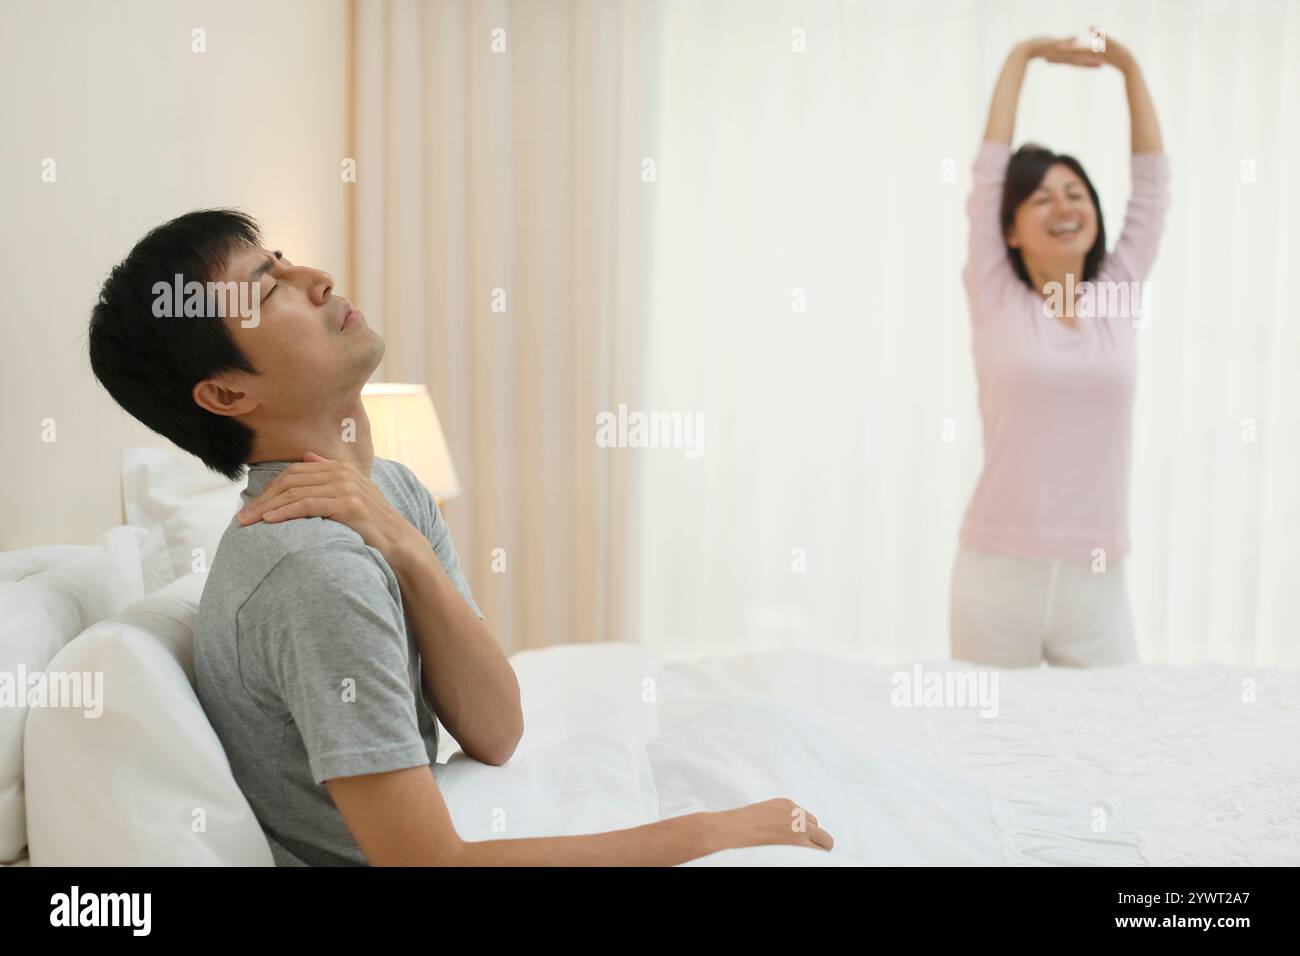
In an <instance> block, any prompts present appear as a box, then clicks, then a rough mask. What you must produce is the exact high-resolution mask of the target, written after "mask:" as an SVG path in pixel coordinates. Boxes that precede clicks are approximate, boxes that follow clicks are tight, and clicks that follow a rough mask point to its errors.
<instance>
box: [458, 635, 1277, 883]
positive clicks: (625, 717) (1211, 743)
mask: <svg viewBox="0 0 1300 956" xmlns="http://www.w3.org/2000/svg"><path fill="white" fill-rule="evenodd" d="M512 663H513V664H514V666H515V669H516V672H517V674H518V675H519V679H520V685H521V688H522V693H523V699H524V713H525V724H526V727H525V734H524V738H523V740H522V741H521V743H520V746H519V749H518V750H517V752H516V754H515V756H514V757H513V758H512V759H511V761H510V763H509V764H508V765H506V766H505V767H500V768H497V767H485V766H483V765H479V764H475V763H473V762H472V761H466V760H464V758H463V756H461V757H455V756H453V755H454V754H455V751H456V749H457V748H456V746H455V742H454V741H453V740H452V739H451V738H450V737H449V736H446V735H444V738H443V743H444V749H443V751H442V752H440V755H439V759H440V761H447V760H448V758H451V759H450V762H448V763H445V765H440V766H439V767H438V770H437V772H438V776H439V781H440V783H441V785H442V787H443V791H444V794H445V795H446V797H447V802H448V806H449V808H450V809H451V812H452V816H453V819H454V820H455V821H456V825H457V828H458V830H460V831H461V833H462V835H463V836H465V837H466V838H467V839H488V838H491V837H492V836H501V835H510V836H532V835H540V834H542V833H546V832H550V833H584V832H595V831H598V830H605V829H612V828H616V827H621V826H635V825H637V824H640V823H645V822H649V821H651V820H655V819H662V818H666V817H671V816H677V815H679V814H682V813H689V812H692V811H697V810H723V809H727V808H729V807H734V806H738V805H740V804H744V803H749V802H753V801H758V800H763V799H767V798H769V797H775V796H787V797H790V798H792V799H794V800H795V801H796V802H798V803H800V804H801V805H803V806H806V807H807V808H808V809H809V810H811V811H812V812H813V813H814V814H816V815H817V817H818V818H819V820H820V822H821V823H822V824H823V825H824V826H825V827H826V828H827V829H828V830H829V831H830V832H831V833H832V834H833V835H834V837H835V840H836V847H835V850H834V851H833V852H832V853H829V854H827V853H824V852H822V851H819V850H810V849H800V848H795V847H758V848H750V849H745V850H734V851H726V852H724V853H719V854H713V855H712V856H710V857H706V858H704V859H701V860H697V861H693V864H694V865H763V864H769V863H770V864H776V865H845V864H850V865H851V864H900V865H1002V864H1019V865H1053V864H1081V865H1145V864H1152V865H1160V864H1166V865H1216V864H1217V865H1223V864H1227V865H1244V864H1298V863H1300V674H1297V673H1296V672H1292V671H1281V670H1276V669H1264V668H1260V669H1240V668H1230V667H1226V666H1220V665H1205V666H1199V667H1177V668H1176V667H1155V666H1147V665H1135V666H1130V667H1123V668H1114V669H1108V670H1092V671H1079V670H1071V669H1049V668H1043V669H1028V670H1013V671H1001V672H999V691H1000V694H999V714H998V716H997V717H996V718H994V719H987V718H981V717H980V716H979V714H978V712H977V711H975V710H971V709H954V708H948V709H936V708H914V709H913V708H900V707H895V706H892V704H891V691H892V689H893V685H892V684H891V677H892V676H893V675H894V674H896V673H897V672H898V670H900V669H902V670H906V669H910V665H908V666H907V667H904V668H881V667H873V666H871V665H868V664H865V663H860V662H854V661H846V660H841V659H837V658H831V657H825V656H821V655H816V654H811V653H807V652H804V651H798V650H780V651H769V652H764V653H756V654H746V655H738V656H731V657H723V658H713V659H708V660H702V661H669V660H665V659H663V658H661V657H660V656H658V655H656V654H655V653H653V652H651V651H648V650H646V649H644V648H640V647H635V646H630V645H615V644H603V645H590V646H565V647H558V648H551V649H547V650H542V651H528V652H523V653H521V654H517V655H515V656H514V657H513V658H512ZM926 668H927V670H930V669H933V670H969V669H970V668H969V667H967V666H966V665H960V664H952V663H950V662H936V663H934V664H933V665H926ZM1252 687H1253V691H1254V695H1253V700H1248V699H1244V698H1249V697H1250V694H1249V693H1248V692H1249V691H1250V689H1251V688H1252ZM557 795H559V797H558V799H557ZM503 821H505V822H503Z"/></svg>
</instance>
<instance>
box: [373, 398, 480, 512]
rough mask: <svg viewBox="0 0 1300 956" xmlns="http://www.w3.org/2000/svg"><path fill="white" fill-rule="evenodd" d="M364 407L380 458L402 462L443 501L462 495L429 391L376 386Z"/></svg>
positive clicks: (376, 454) (376, 453) (431, 492)
mask: <svg viewBox="0 0 1300 956" xmlns="http://www.w3.org/2000/svg"><path fill="white" fill-rule="evenodd" d="M361 404H362V405H364V406H365V409H366V416H367V417H368V418H369V419H370V439H371V441H372V442H373V444H374V446H375V456H376V457H378V458H391V459H392V460H393V461H400V462H401V463H402V464H403V465H405V466H406V467H407V468H409V469H411V471H413V472H415V477H417V478H419V479H420V481H421V482H422V483H423V484H424V487H426V488H428V489H429V494H431V495H433V497H434V498H435V499H437V500H439V501H445V500H446V499H448V498H454V497H456V495H458V494H460V483H459V482H458V481H457V480H456V468H455V466H454V465H452V463H451V453H450V452H449V451H447V440H446V439H445V438H443V436H442V426H441V425H439V424H438V413H437V412H436V411H434V409H433V399H431V398H430V397H429V390H428V389H426V388H425V387H424V386H423V385H395V384H389V383H386V382H377V383H372V384H369V385H366V386H364V387H363V388H362V389H361Z"/></svg>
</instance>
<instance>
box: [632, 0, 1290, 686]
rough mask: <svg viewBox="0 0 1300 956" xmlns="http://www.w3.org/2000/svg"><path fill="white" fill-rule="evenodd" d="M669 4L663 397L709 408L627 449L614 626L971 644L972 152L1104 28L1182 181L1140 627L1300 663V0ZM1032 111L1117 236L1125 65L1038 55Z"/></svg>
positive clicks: (1145, 361)
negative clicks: (631, 590)
mask: <svg viewBox="0 0 1300 956" xmlns="http://www.w3.org/2000/svg"><path fill="white" fill-rule="evenodd" d="M656 9H657V11H658V12H659V14H660V15H661V16H662V18H663V19H662V25H663V49H664V51H665V58H664V66H663V71H662V86H661V89H660V95H659V97H658V100H659V112H658V117H659V125H660V137H659V145H658V149H657V152H656V154H655V159H656V164H657V179H656V181H655V183H654V185H653V196H654V201H655V211H654V219H655V226H656V233H655V235H656V239H655V248H654V254H653V257H652V259H653V262H654V269H653V272H652V273H651V294H652V298H651V302H650V309H651V316H650V324H649V327H648V342H647V352H646V355H645V366H644V369H643V375H644V389H645V390H644V394H643V400H644V405H645V408H646V410H663V411H681V412H695V411H698V412H702V413H703V415H704V421H705V424H706V438H705V443H704V453H703V455H702V456H700V457H699V458H690V457H688V456H687V455H686V454H684V453H683V451H682V450H680V449H678V450H671V449H662V448H659V449H655V448H644V449H626V450H624V451H623V452H622V454H624V455H625V456H627V457H629V458H630V460H632V461H634V463H635V465H634V468H635V473H636V476H637V478H638V482H637V485H636V487H637V488H638V489H639V492H638V495H637V498H636V500H635V503H634V507H633V508H632V511H631V519H632V521H633V522H634V528H635V529H636V541H637V547H636V549H635V553H634V558H635V560H634V561H632V562H629V565H628V567H629V568H634V569H635V573H636V575H637V576H636V581H635V585H636V591H635V595H634V597H635V601H634V602H633V603H632V604H630V605H629V609H628V617H627V630H626V632H625V633H623V634H620V635H614V636H624V637H630V638H633V639H636V640H640V641H643V642H646V643H651V644H655V645H658V646H660V647H664V648H667V649H672V650H677V651H686V652H706V651H712V650H720V649H727V648H741V647H743V648H749V649H753V648H758V647H763V646H768V645H772V644H778V643H780V644H791V643H794V644H801V645H804V646H808V647H815V648H818V649H821V650H825V651H830V652H835V653H845V654H852V655H860V656H865V657H868V658H873V659H878V660H882V661H893V660H900V659H914V658H939V657H945V656H947V653H948V647H947V605H948V582H949V574H950V568H951V561H952V558H953V555H954V553H955V549H956V546H957V533H958V527H959V524H960V520H961V516H962V512H963V509H964V508H965V505H966V502H967V500H968V497H969V495H970V492H971V490H972V488H973V486H974V481H975V478H976V476H977V474H978V469H979V466H980V461H981V451H980V428H979V418H978V410H977V406H976V396H975V382H974V373H973V369H972V367H971V360H970V355H969V347H970V337H969V331H968V320H967V315H966V306H965V300H964V297H963V294H962V290H961V285H960V276H959V273H960V269H961V265H962V261H963V257H964V242H965V235H966V221H965V213H964V208H963V203H964V200H965V196H966V192H967V190H968V188H969V182H970V176H969V167H970V163H971V160H972V159H973V157H974V153H975V150H976V148H977V146H978V143H979V140H980V137H981V133H982V130H983V123H984V119H985V116H986V109H987V105H988V98H989V95H990V93H991V91H992V86H993V81H994V78H995V76H996V74H997V71H998V69H999V67H1000V65H1001V62H1002V59H1003V57H1004V56H1005V54H1006V52H1007V50H1008V49H1009V48H1010V46H1011V45H1012V43H1013V42H1015V41H1016V40H1017V39H1020V38H1023V37H1025V36H1029V35H1033V34H1066V33H1082V32H1084V31H1086V30H1087V29H1088V27H1089V25H1090V24H1093V23H1096V24H1098V25H1099V26H1102V27H1104V28H1105V29H1106V30H1108V31H1109V32H1110V33H1113V34H1114V35H1115V36H1116V37H1117V38H1120V39H1122V40H1123V41H1124V42H1125V43H1126V44H1127V45H1128V46H1129V47H1131V48H1132V49H1133V50H1134V51H1135V53H1136V54H1137V57H1138V59H1139V62H1140V63H1141V65H1142V67H1143V69H1144V72H1145V74H1146V77H1147V80H1148V83H1149V84H1150V86H1151V89H1152V92H1153V95H1154V98H1155V102H1156V105H1157V108H1158V111H1159V116H1160V122H1161V125H1162V128H1163V131H1164V136H1165V143H1166V149H1167V152H1168V153H1169V155H1170V158H1171V166H1172V176H1173V206H1172V209H1171V212H1170V215H1169V218H1168V224H1167V229H1166V232H1165V235H1164V238H1163V241H1162V244H1161V249H1160V254H1159V257H1158V260H1157V264H1156V267H1155V271H1154V273H1153V274H1152V276H1151V282H1152V287H1153V304H1154V315H1153V321H1152V326H1151V328H1149V329H1147V330H1145V334H1144V337H1143V339H1142V340H1141V342H1140V344H1139V349H1140V359H1139V361H1140V367H1139V383H1138V398H1137V406H1136V411H1135V423H1134V434H1135V443H1134V444H1135V449H1134V451H1135V456H1134V471H1133V481H1132V494H1131V523H1132V534H1133V541H1134V547H1133V551H1132V554H1131V558H1130V562H1129V566H1130V575H1131V576H1130V584H1131V588H1132V593H1133V599H1134V607H1135V612H1136V616H1137V623H1138V628H1139V641H1140V651H1141V654H1142V656H1143V658H1144V659H1145V660H1149V661H1164V662H1189V661H1198V660H1205V659H1207V658H1210V659H1218V660H1225V661H1234V662H1238V663H1261V664H1272V663H1290V664H1295V663H1298V662H1300V650H1298V648H1300V627H1298V626H1297V623H1296V622H1297V620H1298V619H1300V598H1298V597H1297V594H1298V593H1300V544H1298V543H1297V542H1298V537H1300V505H1298V504H1297V489H1300V386H1297V383H1296V377H1295V372H1296V371H1297V369H1298V368H1300V317H1297V314H1296V310H1295V307H1294V298H1293V297H1292V292H1293V289H1294V285H1293V282H1294V277H1295V276H1296V275H1297V274H1298V270H1297V268H1296V266H1295V259H1296V255H1297V254H1298V253H1300V246H1298V244H1297V242H1296V240H1295V239H1293V233H1294V226H1295V223H1296V221H1297V216H1298V214H1300V187H1298V186H1297V179H1298V178H1300V177H1298V175H1297V171H1300V129H1298V126H1297V124H1298V121H1297V116H1298V115H1300V111H1297V108H1296V104H1295V90H1297V89H1300V3H1297V2H1295V0H1251V2H1244V3H1221V2H1204V3H1201V2H1161V3H1154V2H1149V3H1122V4H1121V3H1114V4H1101V5H1098V4H1094V3H1074V2H1063V3H1055V4H1044V3H1041V2H1033V3H1029V2H1025V3H998V4H992V3H978V4H972V3H966V2H956V0H953V2H921V3H907V4H883V3H838V2H804V3H778V2H767V3H755V2H711V3H705V4H701V3H692V2H684V0H683V2H670V3H664V4H658V5H656ZM799 31H802V32H799ZM801 38H802V43H803V44H804V49H803V50H802V52H800V51H799V50H798V49H797V47H798V46H799V44H800V42H801ZM1026 139H1034V140H1037V141H1040V142H1044V143H1046V144H1048V145H1050V146H1052V147H1054V148H1056V149H1058V150H1062V151H1067V152H1071V153H1073V154H1075V155H1076V156H1078V157H1079V159H1080V160H1081V161H1082V162H1083V163H1084V165H1085V167H1086V168H1087V169H1088V170H1089V173H1090V175H1091V176H1092V177H1093V180H1094V182H1095V183H1096V184H1097V187H1098V189H1099V191H1100V193H1101V196H1102V200H1103V208H1104V213H1105V215H1106V217H1107V220H1108V225H1110V232H1111V235H1112V237H1113V236H1115V235H1117V234H1118V228H1119V224H1120V221H1121V219H1122V215H1123V210H1124V203H1125V201H1126V199H1127V196H1128V168H1127V155H1128V125H1127V110H1126V105H1125V100H1124V90H1123V82H1122V79H1121V78H1120V77H1119V75H1118V74H1116V73H1115V72H1114V71H1113V70H1106V71H1104V72H1103V73H1100V74H1097V73H1091V72H1084V71H1080V70H1073V69H1069V68H1066V67H1050V66H1047V65H1045V64H1041V63H1039V64H1034V65H1033V66H1032V68H1031V70H1030V74H1029V77H1028V79H1027V82H1026V88H1025V91H1024V95H1023V97H1022V100H1021V107H1020V114H1019V121H1018V124H1017V131H1016V140H1017V143H1019V142H1021V141H1024V140H1026ZM801 306H802V311H800V307H801ZM1251 439H1253V440H1251Z"/></svg>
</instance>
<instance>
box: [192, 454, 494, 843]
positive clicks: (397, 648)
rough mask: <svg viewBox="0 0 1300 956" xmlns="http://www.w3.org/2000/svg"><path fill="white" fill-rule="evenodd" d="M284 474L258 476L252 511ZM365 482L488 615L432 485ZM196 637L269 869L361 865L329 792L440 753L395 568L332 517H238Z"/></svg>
mask: <svg viewBox="0 0 1300 956" xmlns="http://www.w3.org/2000/svg"><path fill="white" fill-rule="evenodd" d="M290 464H292V462H288V461H276V462H259V463H257V464H254V465H251V466H249V471H248V485H247V487H246V488H245V489H244V492H243V503H244V504H248V503H249V502H250V501H252V500H253V499H254V498H256V497H257V495H258V494H259V493H260V492H261V490H262V489H263V488H264V487H265V486H266V485H267V484H268V483H269V482H270V481H271V479H273V478H274V477H275V476H276V475H278V474H279V473H280V472H281V471H283V470H284V468H285V467H287V466H288V465H290ZM371 479H372V480H373V481H374V482H375V484H376V485H378V487H379V489H380V490H381V491H382V492H383V493H384V497H386V498H387V499H388V501H389V502H390V503H391V504H392V505H393V507H394V508H396V509H397V510H398V511H399V512H401V513H402V514H403V515H404V516H405V517H406V519H407V520H408V521H410V522H411V524H412V525H414V526H415V527H416V528H417V529H419V531H420V532H421V533H422V534H423V535H424V536H425V538H427V539H428V541H429V544H430V546H431V547H432V549H433V551H434V552H435V553H436V554H437V556H438V559H439V561H441V562H442V566H443V567H444V568H445V569H446V571H447V574H448V576H449V577H450V578H451V580H452V582H453V583H454V584H455V585H456V588H457V590H458V591H460V593H461V595H462V596H463V597H464V598H465V601H466V602H467V603H468V604H469V606H470V607H471V608H472V609H473V610H474V613H475V614H477V615H478V617H479V618H480V619H481V618H482V617H483V613H482V612H481V611H480V610H479V608H478V606H477V605H476V604H475V603H474V598H473V596H472V595H471V594H470V591H469V585H468V584H467V583H466V581H465V577H464V575H462V574H461V571H460V561H459V559H458V558H457V556H456V549H455V547H454V546H453V544H452V540H451V533H450V531H449V530H448V528H447V524H446V522H445V521H444V520H443V517H442V513H441V512H440V511H439V510H438V507H437V505H436V504H435V502H434V501H433V498H432V497H431V496H430V495H429V492H428V490H427V489H426V488H425V487H424V485H422V484H421V483H420V481H419V479H417V478H416V477H415V475H414V474H412V472H411V471H410V469H408V468H407V467H406V466H405V465H402V464H399V463H398V462H394V461H389V460H387V459H383V458H375V459H374V466H373V468H372V471H371ZM194 642H195V646H194V670H195V679H196V680H195V682H196V690H197V693H198V697H199V701H200V702H201V703H202V705H203V709H204V711H206V713H207V716H208V719H209V720H210V721H211V722H212V726H213V728H214V729H215V730H216V732H217V737H218V738H220V740H221V743H222V746H223V747H224V748H225V751H226V756H227V758H229V760H230V767H231V770H232V771H234V775H235V782H236V783H238V784H239V787H240V789H241V790H242V791H243V793H244V796H245V797H247V798H248V802H249V804H250V805H251V806H252V808H253V812H254V814H255V815H256V816H257V819H258V822H259V823H260V824H261V826H262V831H263V833H265V834H266V837H267V840H268V841H269V842H270V844H271V851H272V854H273V856H274V857H275V862H276V864H277V865H278V866H302V865H309V866H331V865H364V864H365V863H366V859H365V856H364V854H363V853H362V852H361V849H360V847H358V846H357V844H356V841H355V840H354V839H353V838H352V834H351V832H350V831H349V830H348V828H347V824H346V823H344V821H343V816H342V814H340V813H339V812H338V809H337V808H336V807H335V806H334V801H333V800H332V799H331V798H330V795H329V791H328V790H327V789H326V788H325V786H324V781H325V780H329V779H331V778H334V777H351V776H356V775H358V774H368V773H384V772H387V771H390V770H401V769H404V768H407V767H416V766H425V765H429V764H434V763H436V762H437V756H438V725H437V721H436V719H435V716H434V708H433V706H432V703H431V702H430V701H429V699H428V697H427V690H426V689H425V687H424V681H423V680H422V677H421V670H420V653H419V647H418V646H417V644H416V641H415V636H414V634H413V633H412V632H411V630H410V628H408V627H407V620H406V615H405V612H404V610H403V605H402V594H401V590H400V589H399V587H398V583H397V576H396V575H395V574H394V572H393V570H392V568H391V567H390V566H389V565H388V562H387V561H385V560H384V558H383V556H382V555H380V553H379V552H378V551H377V550H375V549H374V548H372V547H369V546H368V545H367V544H366V543H365V542H364V541H363V540H362V538H361V535H359V534H357V532H355V531H353V530H352V529H351V528H349V527H348V526H347V525H345V524H342V523H340V522H337V521H334V520H332V519H328V518H296V519H292V520H288V521H281V522H275V523H268V522H265V521H259V522H257V523H256V524H251V525H247V526H241V525H240V524H239V521H238V519H237V518H234V519H232V520H231V523H230V526H229V527H228V528H227V529H226V532H225V534H224V535H223V536H222V538H221V544H220V545H219V546H218V548H217V553H216V555H215V557H214V558H213V560H212V565H211V568H210V570H209V572H208V580H207V583H206V585H205V586H204V589H203V597H202V600H201V601H200V602H199V613H198V622H197V625H196V630H195V638H194Z"/></svg>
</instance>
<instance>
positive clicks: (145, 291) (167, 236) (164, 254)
mask: <svg viewBox="0 0 1300 956" xmlns="http://www.w3.org/2000/svg"><path fill="white" fill-rule="evenodd" d="M261 242H262V239H261V230H260V229H259V227H258V225H257V222H256V221H255V220H254V219H253V218H252V217H251V216H249V215H247V214H246V213H243V212H240V211H238V210H235V209H202V210H199V211H197V212H191V213H186V214H185V215H184V216H181V217H179V218H177V219H173V220H172V221H171V222H168V223H164V224H163V225H161V226H158V227H157V228H156V229H154V230H152V231H151V232H150V233H149V234H148V235H147V236H145V237H144V238H143V239H141V240H140V241H139V242H138V243H136V245H135V248H134V249H132V250H131V253H130V255H128V256H127V257H126V258H125V259H123V260H122V261H121V262H120V263H119V264H118V265H117V266H115V267H114V268H113V271H112V272H111V273H109V276H108V278H107V279H106V280H105V281H104V285H103V288H102V289H101V290H100V292H99V300H98V301H97V302H96V303H95V308H94V310H93V311H92V312H91V316H90V331H89V335H88V338H89V349H90V367H91V368H92V369H93V370H94V373H95V377H96V378H98V379H99V381H100V383H101V384H102V385H103V386H104V388H106V389H107V390H108V393H109V394H110V395H112V396H113V398H114V399H115V400H116V401H117V403H118V404H119V405H121V406H122V407H123V408H124V409H126V410H127V411H128V412H130V413H131V414H132V415H133V416H135V417H136V418H138V419H139V420H140V421H142V422H143V423H144V424H146V425H148V426H149V427H150V428H152V429H153V430H154V431H156V432H157V433H158V434H160V435H162V436H163V437H165V438H168V439H170V440H171V441H172V442H174V443H175V444H177V445H179V446H180V447H181V448H183V449H185V450H186V451H188V452H190V453H191V454H193V455H197V456H198V457H199V458H200V459H202V461H203V463H204V464H205V465H207V466H208V467H209V468H211V469H212V470H213V471H215V472H218V473H219V474H222V475H225V476H226V477H227V478H229V479H230V480H231V481H235V480H237V479H238V478H240V477H242V476H243V474H244V465H245V463H246V462H247V461H248V459H249V457H251V455H252V450H253V432H252V429H250V428H248V426H246V425H244V424H243V423H242V422H238V421H236V420H235V419H234V418H231V417H229V416H227V415H215V414H213V413H212V412H209V411H207V410H206V409H204V408H200V407H199V406H198V405H197V404H195V402H194V395H193V390H194V386H195V385H196V384H197V383H199V382H200V381H202V380H203V379H205V378H207V377H208V376H210V375H215V374H217V373H219V372H225V371H231V370H239V371H243V372H250V373H253V374H256V373H257V369H255V368H253V366H252V363H250V362H249V361H248V359H247V358H245V356H244V354H243V352H241V351H240V349H239V346H237V345H236V344H235V341H234V339H233V338H232V337H231V335H230V330H229V329H228V328H227V327H226V325H225V322H224V321H223V320H222V319H221V317H220V316H219V315H209V314H204V315H201V316H184V315H182V314H180V312H181V310H180V303H176V304H175V305H176V308H175V311H174V313H173V315H172V316H171V317H160V316H157V315H155V314H154V301H155V299H156V298H157V295H156V293H155V292H154V284H155V283H158V282H164V283H166V284H167V285H168V287H171V286H172V285H173V283H174V280H175V277H176V276H177V275H180V276H181V277H182V283H189V282H191V281H197V282H200V283H204V284H205V288H206V283H208V282H220V281H222V279H223V274H224V272H225V269H226V266H227V264H228V263H229V261H230V255H231V253H232V252H234V251H235V250H236V249H237V248H238V247H239V246H241V245H244V244H251V245H261ZM205 301H206V299H205Z"/></svg>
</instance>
